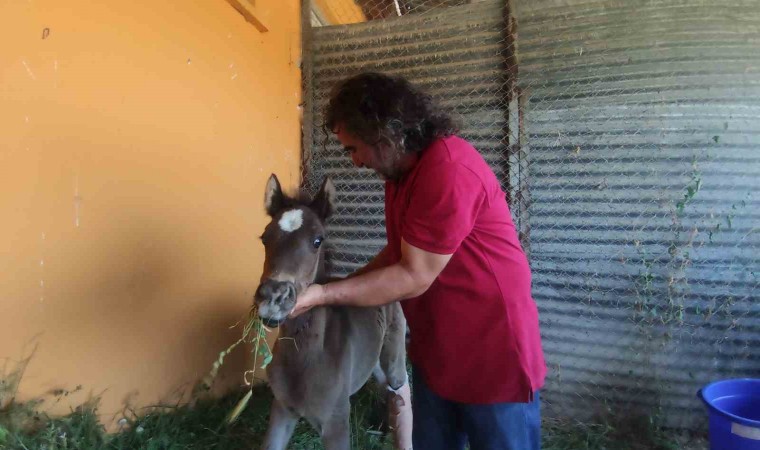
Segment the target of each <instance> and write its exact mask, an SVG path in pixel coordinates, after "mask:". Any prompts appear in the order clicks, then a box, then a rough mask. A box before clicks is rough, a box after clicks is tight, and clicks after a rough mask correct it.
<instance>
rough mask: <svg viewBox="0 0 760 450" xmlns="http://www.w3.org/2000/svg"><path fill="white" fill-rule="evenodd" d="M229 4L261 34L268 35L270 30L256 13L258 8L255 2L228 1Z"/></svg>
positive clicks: (250, 0) (249, 0)
mask: <svg viewBox="0 0 760 450" xmlns="http://www.w3.org/2000/svg"><path fill="white" fill-rule="evenodd" d="M227 3H229V4H230V5H232V7H233V8H235V9H236V10H237V11H238V12H239V13H240V14H242V15H243V17H245V20H247V21H248V22H249V23H251V24H252V25H253V26H254V27H256V29H257V30H259V32H261V33H266V32H267V31H269V28H268V27H267V26H266V25H264V23H263V22H262V21H261V19H259V17H258V16H260V15H259V14H257V13H256V7H255V6H254V3H253V0H227Z"/></svg>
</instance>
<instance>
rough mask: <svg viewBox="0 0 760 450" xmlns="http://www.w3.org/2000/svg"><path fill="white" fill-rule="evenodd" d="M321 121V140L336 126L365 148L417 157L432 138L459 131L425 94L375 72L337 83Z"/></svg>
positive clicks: (401, 79)
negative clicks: (383, 148)
mask: <svg viewBox="0 0 760 450" xmlns="http://www.w3.org/2000/svg"><path fill="white" fill-rule="evenodd" d="M324 117H325V124H324V125H323V130H324V132H325V137H326V139H325V140H327V136H328V133H329V132H330V131H333V132H334V131H335V129H336V127H338V126H341V127H344V128H345V130H346V131H348V132H349V133H351V134H352V135H354V136H356V137H357V138H359V139H361V140H362V141H364V142H366V143H368V144H370V145H378V144H385V145H389V146H391V147H394V148H396V149H398V150H400V151H402V152H404V153H418V152H422V151H423V150H425V149H426V148H427V147H428V146H429V145H430V144H431V143H432V142H433V141H434V140H435V139H438V138H441V137H446V136H450V135H452V134H455V133H457V132H458V131H459V130H458V127H457V125H456V123H455V122H454V120H453V119H452V118H451V117H450V116H449V115H448V114H447V113H446V112H444V111H442V110H441V109H440V108H439V107H438V105H436V104H435V103H434V101H433V99H432V98H431V97H430V96H429V95H428V94H426V93H424V92H422V91H420V90H419V89H417V88H416V87H414V86H413V85H412V84H411V83H410V82H408V81H407V80H405V79H404V78H401V77H392V76H388V75H384V74H381V73H375V72H366V73H362V74H359V75H356V76H354V77H351V78H348V79H346V80H344V81H342V82H341V83H339V84H338V85H337V86H336V87H335V89H334V90H333V93H332V95H331V96H330V102H329V103H328V104H327V106H326V107H325V114H324Z"/></svg>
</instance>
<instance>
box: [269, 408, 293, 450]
mask: <svg viewBox="0 0 760 450" xmlns="http://www.w3.org/2000/svg"><path fill="white" fill-rule="evenodd" d="M297 423H298V416H296V415H295V414H293V413H292V412H290V411H289V410H288V408H286V407H284V406H283V405H282V404H281V403H280V402H279V401H277V399H276V398H275V399H273V400H272V409H271V411H270V413H269V428H268V429H267V434H266V436H264V444H263V445H262V446H261V450H285V447H286V446H287V445H288V441H289V440H290V437H291V436H293V431H294V430H295V429H296V424H297Z"/></svg>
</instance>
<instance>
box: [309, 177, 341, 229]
mask: <svg viewBox="0 0 760 450" xmlns="http://www.w3.org/2000/svg"><path fill="white" fill-rule="evenodd" d="M311 209H313V210H314V212H316V213H317V215H319V217H320V218H321V219H322V220H325V219H327V218H328V217H330V214H332V213H333V211H334V210H335V185H334V184H333V182H332V180H331V179H330V177H327V178H325V181H323V182H322V187H321V188H319V193H318V194H317V196H316V197H314V201H312V202H311Z"/></svg>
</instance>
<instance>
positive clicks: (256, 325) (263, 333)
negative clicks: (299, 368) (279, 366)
mask: <svg viewBox="0 0 760 450" xmlns="http://www.w3.org/2000/svg"><path fill="white" fill-rule="evenodd" d="M241 322H242V320H241ZM239 324H240V322H238V323H236V324H235V325H232V326H231V327H230V329H232V328H235V327H237V326H238V325H239ZM270 331H272V330H270V329H269V328H267V327H266V326H265V325H264V322H263V321H262V320H261V317H260V316H259V309H258V306H257V305H256V304H254V305H253V306H251V309H250V310H249V311H248V316H247V318H246V322H245V326H244V327H243V334H242V336H241V337H240V339H238V340H237V341H235V342H234V343H233V344H232V345H230V346H229V347H227V348H226V349H225V350H223V351H221V352H219V356H218V357H217V359H216V361H214V363H213V364H212V365H211V371H210V372H209V373H208V375H206V376H205V377H204V378H203V380H202V381H201V386H202V387H203V388H204V389H206V390H209V389H211V385H212V384H213V383H214V380H215V379H216V376H217V374H218V373H219V368H220V367H221V366H222V364H224V358H225V357H227V355H229V354H230V353H232V351H233V350H234V349H235V348H236V347H237V346H238V345H240V344H243V343H248V344H251V352H252V353H253V358H254V364H253V368H252V369H251V370H246V371H245V372H244V373H243V382H245V384H246V386H249V387H250V388H251V389H249V390H248V392H246V394H245V395H244V396H243V398H242V399H240V401H239V402H238V403H237V405H235V408H233V409H232V411H230V414H229V415H228V416H227V421H226V422H227V424H231V423H233V422H234V421H235V420H236V419H237V418H238V417H239V416H240V413H242V412H243V410H244V409H245V407H246V406H247V405H248V402H249V401H250V400H251V396H252V395H253V382H254V380H255V376H256V368H257V367H260V368H261V369H265V368H266V367H267V366H268V365H269V363H271V362H272V349H271V348H269V343H268V342H267V332H270ZM259 357H261V358H262V362H261V365H260V366H259V365H258V361H259ZM249 377H250V380H249Z"/></svg>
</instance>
